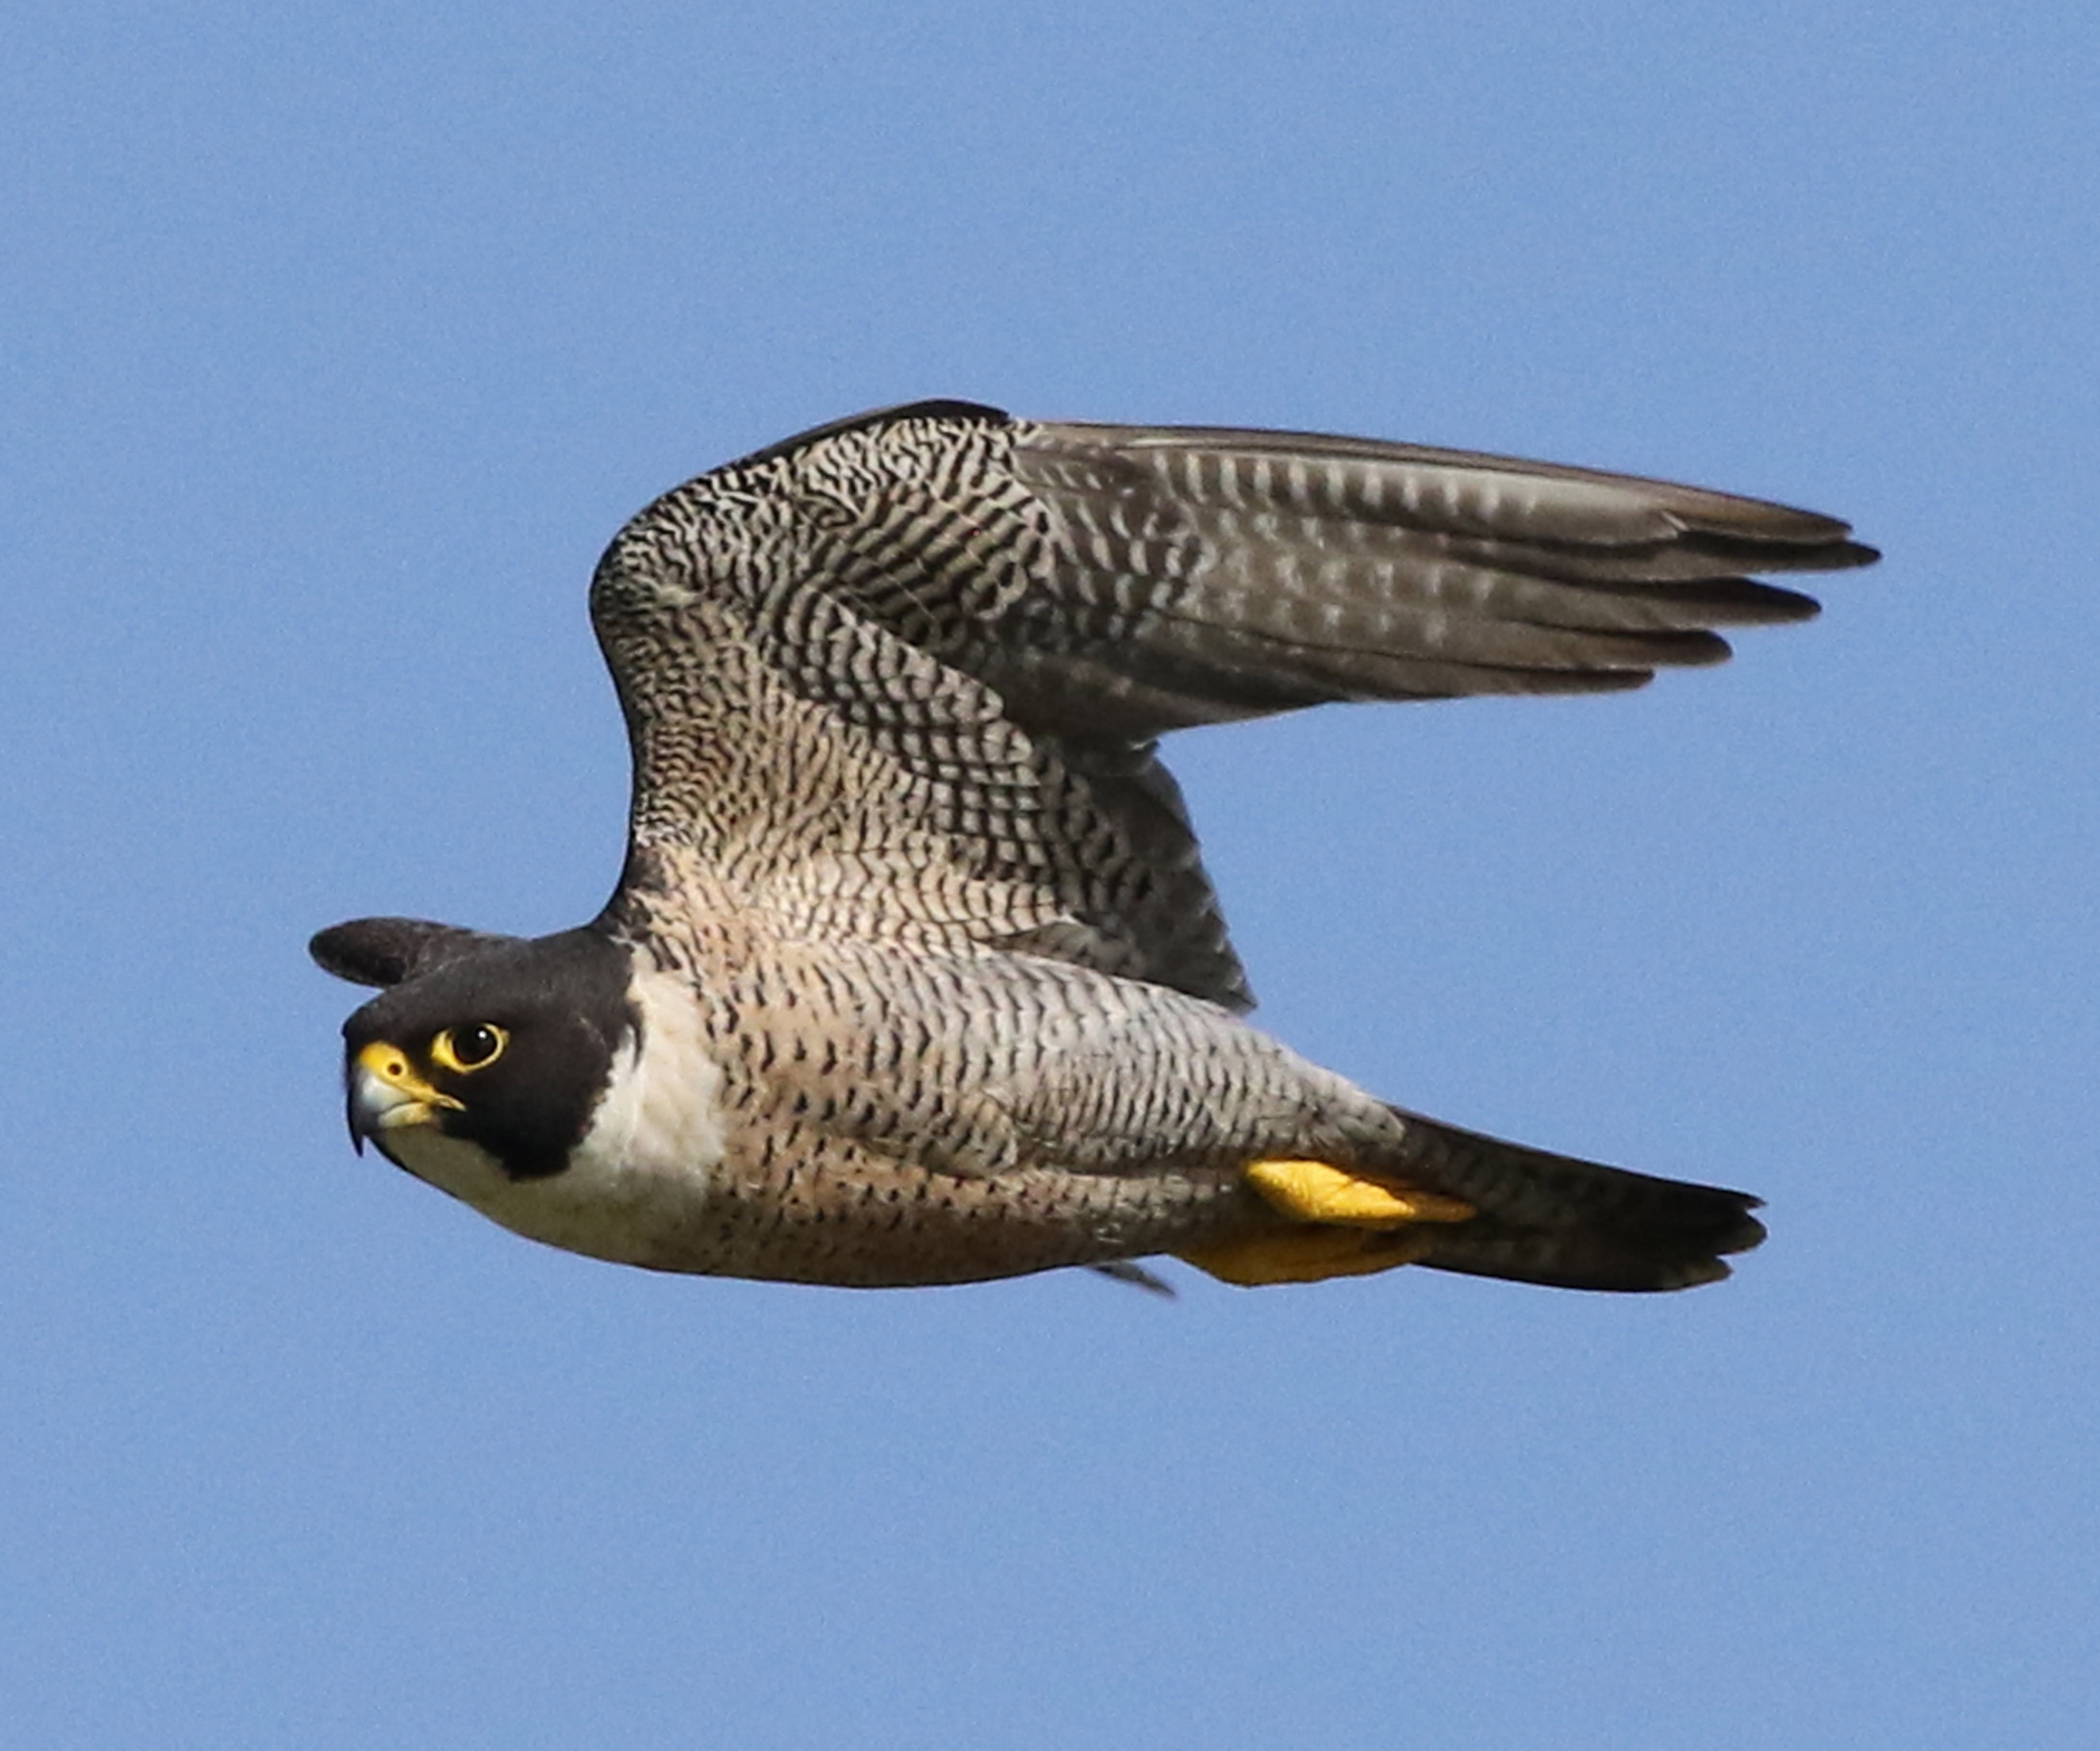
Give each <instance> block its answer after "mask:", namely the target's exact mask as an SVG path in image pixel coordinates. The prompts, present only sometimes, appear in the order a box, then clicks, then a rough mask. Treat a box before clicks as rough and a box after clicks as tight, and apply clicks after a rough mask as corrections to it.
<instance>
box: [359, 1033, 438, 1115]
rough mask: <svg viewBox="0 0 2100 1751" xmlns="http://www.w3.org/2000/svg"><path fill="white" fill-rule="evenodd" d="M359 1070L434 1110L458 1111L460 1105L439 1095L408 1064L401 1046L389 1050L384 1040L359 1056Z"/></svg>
mask: <svg viewBox="0 0 2100 1751" xmlns="http://www.w3.org/2000/svg"><path fill="white" fill-rule="evenodd" d="M357 1065H358V1068H360V1070H366V1071H369V1072H371V1073H372V1074H373V1076H375V1077H378V1078H379V1080H380V1081H382V1082H384V1083H385V1084H386V1086H388V1087H389V1088H398V1089H399V1090H400V1091H401V1092H402V1093H403V1094H406V1095H408V1097H409V1098H410V1099H414V1100H420V1101H423V1102H425V1103H427V1104H429V1105H430V1106H433V1107H450V1108H453V1109H454V1110H455V1111H457V1110H458V1109H459V1108H460V1107H461V1103H460V1102H458V1101H457V1100H455V1099H452V1096H451V1095H449V1094H440V1093H439V1091H438V1090H436V1089H435V1088H433V1087H431V1086H430V1084H429V1083H428V1082H427V1081H425V1080H424V1079H423V1078H422V1077H419V1076H418V1075H417V1074H416V1072H415V1069H414V1068H413V1067H412V1065H411V1064H410V1063H409V1062H408V1054H407V1053H406V1052H404V1051H403V1050H401V1048H400V1047H399V1046H390V1045H388V1044H387V1043H386V1041H384V1040H374V1041H373V1042H372V1044H371V1045H369V1046H366V1047H365V1049H364V1050H363V1051H361V1052H360V1053H359V1054H358V1055H357Z"/></svg>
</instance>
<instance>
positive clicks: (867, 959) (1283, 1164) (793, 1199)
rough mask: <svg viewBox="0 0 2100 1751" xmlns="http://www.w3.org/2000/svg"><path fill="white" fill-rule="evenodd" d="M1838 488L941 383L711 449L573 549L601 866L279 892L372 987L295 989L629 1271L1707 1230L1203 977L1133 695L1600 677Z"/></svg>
mask: <svg viewBox="0 0 2100 1751" xmlns="http://www.w3.org/2000/svg"><path fill="white" fill-rule="evenodd" d="M1847 535H1848V531H1847V528H1846V525H1845V524H1842V523H1839V522H1837V521H1834V520H1832V519H1830V518H1828V517H1822V516H1817V515H1812V514H1811V513H1809V512H1807V511H1793V510H1789V509H1786V508H1785V507H1783V506H1777V505H1771V504H1764V503H1760V502H1756V501H1754V500H1750V499H1745V498H1739V497H1731V496H1727V495H1725V494H1723V493H1710V492H1704V491H1701V490H1698V489H1693V488H1690V487H1684V486H1674V485H1670V484H1665V483H1663V482H1660V481H1655V480H1639V479H1635V478H1632V477H1630V476H1626V475H1612V474H1600V473H1596V472H1594V471H1589V470H1586V469H1580V468H1568V467H1560V466H1551V465H1548V464H1545V463H1540V462H1519V461H1515V460H1511V459H1509V458H1502V457H1495V456H1486V455H1477V454H1472V453H1465V452H1459V451H1452V450H1438V449H1423V448H1419V447H1417V446H1413V445H1405V444H1384V443H1377V442H1372V441H1369V440H1358V439H1349V438H1335V437H1321V436H1310V435H1306V434H1301V433H1292V432H1274V431H1233V430H1223V429H1209V428H1201V427H1136V426H1112V425H1091V424H1061V423H1049V422H1035V421H1030V420H1024V419H1017V418H1012V417H1010V416H1009V415H1008V414H1005V413H1001V412H999V411H998V410H997V409H992V408H987V407H980V406H977V405H973V404H971V403H968V402H960V401H928V402H920V403H917V404H915V405H911V406H907V407H900V408H893V409H885V410H883V411H880V412H877V413H867V414H862V415H861V416H859V417H858V418H853V419H848V420H844V421H840V422H838V423H836V424H834V425H830V426H826V427H821V428H819V429H818V430H817V431H810V432H806V433H805V434H803V435H802V436H800V437H797V438H793V439H790V440H787V442H785V443H783V444H776V445H774V447H772V448H771V449H765V450H761V451H760V452H759V453H757V454H756V455H752V456H748V457H746V458H743V460H742V461H740V462H731V463H729V464H728V465H726V466H723V467H720V468H717V469H716V470H714V471H712V472H711V473H708V474H704V475H701V476H700V477H699V479H697V480H692V481H689V482H688V483H687V484H685V485H683V486H682V487H679V488H678V489H676V490H675V491H673V492H671V493H666V494H665V495H664V497H661V498H660V499H658V500H657V501H656V502H655V503H654V504H653V505H651V506H649V507H648V508H647V509H646V510H645V511H642V513H641V514H640V515H637V517H636V518H635V519H634V520H633V521H632V522H630V523H629V524H628V525H627V526H626V528H624V529H622V530H621V531H620V534H619V535H618V537H615V540H614V542H613V543H612V545H611V547H610V548H609V549H607V552H606V555H605V557H604V558H603V559H602V560H601V561H600V562H599V564H598V572H597V575H596V577H595V578H594V579H593V582H592V586H591V593H590V606H591V617H592V621H593V626H594V627H595V629H596V630H597V634H598V642H599V643H600V645H601V646H602V648H603V650H604V652H605V657H606V661H607V663H608V665H610V666H611V671H612V677H613V680H614V683H615V686H616V688H617V689H618V692H619V695H620V705H621V708H622V710H623V711H624V714H625V717H626V721H627V729H628V735H629V739H630V741H631V743H632V746H633V804H632V811H631V814H630V817H629V840H628V847H627V856H626V861H625V864H624V868H623V869H622V871H621V873H620V882H619V886H618V887H617V889H616V890H615V892H614V894H613V895H612V897H611V900H609V901H608V902H607V904H606V906H605V909H604V910H603V911H602V912H601V913H599V914H598V917H597V918H594V919H593V920H592V921H591V922H589V923H588V924H585V925H582V926H578V927H577V928H576V929H573V930H568V931H559V932H558V933H556V934H555V935H551V936H543V937H538V938H533V939H530V940H527V939H522V938H517V937H510V936H499V935H487V934H484V933H483V932H480V931H470V930H464V929H461V928H459V927H457V926H452V925H447V924H437V923H430V922H424V921H421V920H416V919H409V918H362V919H358V920H355V921H353V922H349V923H346V924H338V925H337V926H334V927H333V928H332V929H329V930H325V931H322V932H321V933H320V935H317V936H316V937H315V938H314V940H313V943H312V953H313V956H314V958H315V960H316V961H317V962H319V963H320V966H323V967H324V968H325V969H326V970H327V971H329V972H331V973H333V974H336V975H338V976H340V977H342V978H344V979H349V980H351V981H353V982H355V983H357V984H365V985H371V986H377V987H380V988H382V990H381V993H380V994H379V995H378V996H377V997H373V999H371V1001H369V1002H367V1003H366V1004H365V1005H364V1007H362V1008H361V1009H360V1010H357V1011H356V1013H355V1014H354V1015H351V1018H350V1019H349V1020H348V1021H347V1022H346V1024H344V1028H343V1037H344V1041H345V1047H344V1052H345V1063H344V1073H345V1077H346V1083H347V1090H348V1107H349V1120H350V1128H351V1136H352V1139H353V1141H355V1143H357V1144H358V1145H359V1147H360V1148H361V1147H363V1144H364V1142H365V1141H366V1140H369V1141H371V1142H372V1143H374V1144H376V1145H377V1147H378V1149H379V1151H380V1152H381V1153H382V1154H383V1155H385V1156H386V1158H387V1159H388V1160H389V1161H392V1162H394V1163H395V1165H397V1166H399V1167H401V1168H404V1169H406V1170H408V1172H409V1173H410V1174H414V1175H415V1176H416V1177H417V1178H420V1179H424V1180H427V1181H428V1182H429V1183H430V1184H432V1185H434V1186H436V1187H439V1188H440V1189H441V1190H443V1191H445V1192H450V1193H451V1194H452V1196H454V1197H457V1198H459V1199H461V1200H463V1201H465V1202H466V1203H468V1204H470V1205H473V1206H474V1208H475V1209H478V1210H480V1211H481V1212H482V1213H483V1214H485V1215H487V1216H488V1217H491V1218H493V1219H494V1220H495V1221H496V1222H498V1223H501V1224H502V1225H503V1226H504V1227H506V1228H510V1229H512V1230H514V1231H516V1232H518V1233H519V1234H521V1235H525V1236H529V1237H530V1238H532V1239H534V1240H541V1241H545V1242H546V1243H547V1244H549V1245H554V1246H558V1247H565V1248H567V1249H571V1250H572V1251H575V1252H579V1253H583V1254H589V1255H591V1256H593V1257H596V1258H605V1259H611V1260H615V1261H618V1262H623V1263H627V1264H633V1265H641V1266H644V1267H649V1268H651V1269H653V1270H659V1271H695V1272H704V1273H710V1274H714V1275H718V1276H740V1277H756V1278H766V1279H772V1280H781V1281H789V1282H802V1283H827V1284H838V1285H854V1286H862V1287H875V1286H882V1285H909V1284H934V1283H960V1282H968V1281H975V1280H983V1279H986V1278H993V1277H1003V1276H1017V1275H1020V1274H1022V1273H1025V1272H1029V1271H1043V1270H1048V1269H1051V1268H1052V1267H1061V1266H1068V1265H1079V1266H1092V1267H1096V1268H1097V1269H1102V1270H1105V1271H1109V1272H1110V1274H1112V1275H1120V1276H1128V1277H1131V1278H1132V1279H1133V1280H1140V1281H1144V1280H1148V1274H1147V1273H1146V1272H1145V1269H1144V1267H1142V1266H1141V1265H1140V1264H1139V1263H1138V1262H1137V1261H1139V1260H1141V1259H1144V1258H1150V1257H1154V1256H1158V1255H1171V1256H1174V1257H1177V1258H1181V1259H1184V1260H1185V1261H1188V1262H1190V1263H1192V1264H1193V1265H1195V1266H1197V1267H1199V1268H1200V1269H1202V1270H1203V1271H1207V1272H1209V1273H1210V1274H1211V1275H1212V1276H1215V1277H1218V1278H1220V1279H1222V1280H1224V1281H1226V1282H1229V1283H1235V1284H1246V1285H1252V1284H1266V1283H1281V1282H1309V1281H1313V1280H1319V1279H1322V1278H1326V1277H1333V1276H1352V1275H1357V1274H1361V1273H1364V1272H1369V1271H1383V1270H1386V1269H1388V1268H1390V1267H1393V1266H1396V1265H1403V1264H1410V1263H1419V1264H1423V1265H1427V1266H1432V1267H1436V1268H1437V1269H1440V1270H1445V1271H1466V1272H1471V1273H1472V1274H1475V1275H1477V1276H1491V1277H1503V1278H1508V1279H1512V1280H1519V1281H1524V1282H1530V1283H1542V1284H1550V1285H1560V1286H1563V1287H1568V1288H1577V1289H1680V1288H1684V1287H1687V1286H1689V1285H1694V1284H1700V1283H1706V1282H1711V1281H1713V1280H1715V1279H1717V1278H1720V1277H1723V1276H1727V1270H1728V1267H1727V1265H1726V1264H1725V1263H1724V1262H1723V1257H1724V1255H1726V1254H1732V1253H1738V1252H1741V1251H1743V1250H1745V1249H1748V1248H1749V1247H1752V1246H1754V1245H1757V1243H1758V1240H1761V1239H1762V1236H1763V1233H1764V1231H1763V1228H1762V1226H1761V1225H1760V1224H1759V1223H1758V1220H1757V1219H1756V1218H1755V1217H1754V1216H1753V1215H1752V1214H1750V1212H1751V1211H1752V1210H1753V1209H1755V1208H1756V1207H1757V1204H1758V1200H1756V1199H1755V1198H1754V1197H1751V1196H1748V1195H1747V1194H1745V1193H1743V1192H1728V1191H1723V1190H1720V1189H1718V1188H1716V1187H1708V1186H1701V1185H1692V1184H1686V1183H1679V1182H1676V1181H1672V1180H1667V1179H1657V1178H1649V1177H1648V1176H1646V1175H1643V1174H1634V1173H1630V1172H1628V1171H1626V1170H1623V1169H1619V1168H1614V1167H1606V1166H1602V1165H1598V1164H1596V1163H1594V1162H1589V1161H1577V1160H1573V1159H1571V1158H1569V1157H1567V1156H1557V1155H1551V1154H1548V1153H1546V1152H1542V1151H1540V1150H1537V1149H1532V1148H1526V1147H1520V1146H1519V1145H1517V1144H1514V1143H1503V1142H1500V1141H1498V1140H1496V1139H1493V1138H1489V1137H1485V1136H1482V1135H1480V1134H1476V1133H1474V1132H1471V1131H1467V1130H1459V1129H1458V1128H1457V1127H1455V1126H1454V1125H1446V1124H1443V1123H1441V1122H1440V1121H1436V1120H1434V1119H1430V1118H1427V1117H1424V1116H1422V1115H1420V1114H1418V1113H1414V1112H1409V1111H1407V1110H1406V1109H1405V1108H1400V1107H1396V1106H1393V1105H1392V1104H1390V1103H1387V1102H1386V1101H1384V1100H1382V1099H1379V1098H1378V1097H1376V1096H1375V1095H1373V1094H1369V1093H1367V1092H1365V1090H1362V1089H1360V1088H1358V1087H1357V1086H1355V1085H1354V1084H1353V1083H1352V1082H1350V1081H1347V1080H1345V1079H1344V1078H1343V1077H1339V1076H1337V1075H1335V1074H1334V1073H1332V1072H1329V1071H1326V1070H1323V1069H1321V1068H1319V1067H1318V1066H1317V1065H1316V1064H1313V1063H1309V1062H1308V1061H1307V1060H1306V1059H1303V1058H1300V1057H1299V1056H1298V1055H1295V1053H1293V1052H1291V1051H1290V1050H1288V1049H1286V1047H1284V1046H1282V1045H1280V1044H1278V1043H1277V1042H1276V1041H1273V1040H1272V1039H1270V1038H1268V1037H1267V1036H1266V1035H1264V1034H1262V1033H1260V1032H1257V1031H1255V1029H1254V1028H1251V1026H1249V1025H1248V1024H1247V1023H1246V1021H1245V1020H1244V1019H1242V1017H1243V1015H1244V1013H1245V1012H1246V1010H1248V1009H1249V1008H1251V1006H1252V999H1251V997H1250V995H1249V993H1248V988H1247V984H1246V979H1245V976H1244V975H1243V973H1242V969H1241V966H1240V962H1239V960H1238V958H1237V956H1236V955H1235V954H1234V953H1233V948H1232V945H1231V943H1230V941H1229V939H1228V937H1227V935H1226V933H1225V928H1224V922H1223V920H1222V918H1221V917H1220V913H1219V909H1218V904H1217V901H1216V899H1215V896H1214V895H1213V894H1212V891H1211V885H1210V882H1209V880H1208V878H1207V877H1206V875H1205V873H1204V871H1203V867H1202V863H1201V861H1200V860H1199V859H1198V855H1197V847H1196V839H1195V835H1194V833H1193V830H1192V829H1191V827H1190V825H1189V817H1188V815H1187V813H1186V811H1185V809H1184V807H1183V805H1182V801H1181V798H1180V793H1179V792H1178V791H1177V789H1176V787H1175V784H1174V780H1172V778H1171V776H1169V775H1168V773H1167V768H1166V767H1164V766H1163V765H1162V763H1161V762H1160V759H1159V757H1158V753H1157V751H1156V749H1157V742H1158V737H1159V736H1161V735H1162V734H1163V733H1164V732H1167V731H1168V730H1174V729H1180V728H1183V727H1186V726H1189V725H1192V724H1199V723H1223V722H1227V721H1229V720H1233V719H1242V718H1255V717H1260V716H1263V715H1265V714H1268V713H1272V712H1280V711H1290V710H1296V709H1298V708H1299V707H1301V706H1305V705H1317V704H1321V703H1323V702H1326V701H1347V700H1387V699H1393V700H1401V699H1439V698H1449V697H1453V696H1458V695H1463V694H1475V693H1570V692H1609V691H1615V690H1617V689H1619V688H1632V687H1638V686H1639V685H1641V684H1642V683H1644V682H1646V681H1648V679H1650V678H1651V677H1652V674H1653V672H1654V671H1655V670H1657V669H1658V668H1661V667H1664V666H1674V665H1695V664H1701V663H1714V662H1718V661H1721V660H1723V658H1724V657H1727V654H1728V647H1727V644H1726V643H1723V640H1722V639H1721V637H1720V636H1719V635H1718V633H1717V632H1716V631H1715V630H1714V629H1715V628H1717V627H1723V626H1757V625H1763V624H1767V623H1771V622H1775V621H1793V620H1801V619H1805V618H1807V617H1809V616H1811V615H1812V614H1814V613H1815V612H1816V604H1815V603H1814V602H1813V601H1811V599H1809V598H1807V596H1804V595H1798V594H1796V593H1795V592H1793V591H1792V590H1785V589H1781V588H1779V587H1777V586H1773V585H1770V584H1766V583H1760V582H1755V581H1752V579H1751V578H1750V577H1749V576H1747V575H1745V574H1748V573H1758V572H1766V573H1770V572H1808V571H1825V570H1833V569H1837V568H1842V567H1846V566H1856V565H1864V564H1868V563H1870V562H1871V561H1872V560H1873V559H1875V557H1876V555H1875V554H1874V552H1873V550H1872V549H1870V548H1868V547H1864V546H1860V545H1858V544H1856V543H1855V542H1851V540H1849V539H1847Z"/></svg>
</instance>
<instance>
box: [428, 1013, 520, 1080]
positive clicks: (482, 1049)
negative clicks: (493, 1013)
mask: <svg viewBox="0 0 2100 1751" xmlns="http://www.w3.org/2000/svg"><path fill="white" fill-rule="evenodd" d="M509 1044H510V1035H509V1034H507V1033H505V1032H504V1031H503V1029H501V1028H499V1027H497V1026H496V1024H495V1023H493V1022H487V1021H475V1022H469V1023H468V1024H467V1025H466V1026H465V1027H464V1028H446V1029H445V1031H444V1032H443V1033H441V1034H439V1036H438V1037H437V1038H435V1040H433V1041H430V1061H431V1062H432V1063H435V1064H436V1065H437V1066H438V1067H439V1068H440V1069H443V1070H479V1069H480V1068H482V1067H483V1065H484V1064H492V1063H495V1062H496V1059H498V1058H500V1057H501V1056H502V1055H503V1048H504V1047H505V1046H507V1045H509Z"/></svg>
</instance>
